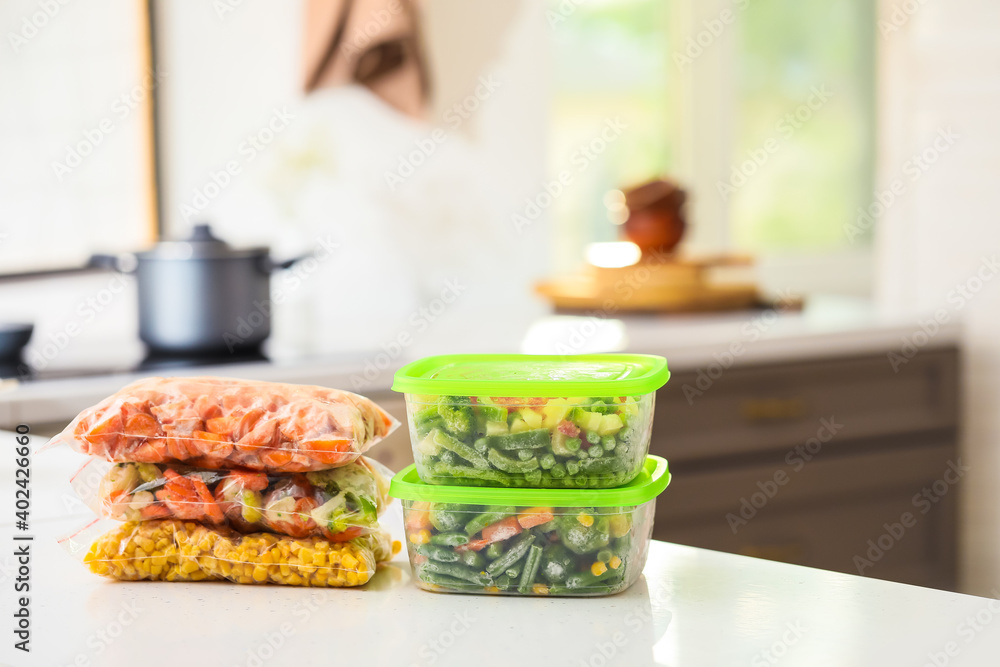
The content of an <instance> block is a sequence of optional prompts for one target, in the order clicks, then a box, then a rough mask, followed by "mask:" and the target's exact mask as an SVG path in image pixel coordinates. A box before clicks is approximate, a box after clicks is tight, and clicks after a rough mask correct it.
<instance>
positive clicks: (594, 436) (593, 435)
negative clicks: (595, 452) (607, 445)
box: [585, 431, 601, 445]
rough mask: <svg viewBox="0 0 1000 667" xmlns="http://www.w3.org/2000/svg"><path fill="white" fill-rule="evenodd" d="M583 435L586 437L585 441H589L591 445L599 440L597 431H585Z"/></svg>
mask: <svg viewBox="0 0 1000 667" xmlns="http://www.w3.org/2000/svg"><path fill="white" fill-rule="evenodd" d="M585 435H586V438H587V442H589V443H590V444H592V445H596V444H597V443H599V442H600V441H601V436H600V435H599V434H598V433H597V431H587V432H586V434H585Z"/></svg>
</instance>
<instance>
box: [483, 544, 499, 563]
mask: <svg viewBox="0 0 1000 667" xmlns="http://www.w3.org/2000/svg"><path fill="white" fill-rule="evenodd" d="M502 555H503V543H502V542H494V543H493V544H491V545H490V546H488V547H486V560H496V559H497V558H500V556H502Z"/></svg>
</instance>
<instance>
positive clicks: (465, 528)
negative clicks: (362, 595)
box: [389, 456, 670, 596]
mask: <svg viewBox="0 0 1000 667" xmlns="http://www.w3.org/2000/svg"><path fill="white" fill-rule="evenodd" d="M669 483H670V471H669V470H668V468H667V462H666V461H665V460H664V459H662V458H660V457H658V456H649V457H647V458H646V459H645V465H644V466H643V467H642V470H641V471H640V473H639V475H638V476H637V477H636V478H635V479H633V480H632V481H631V482H629V483H628V484H626V485H625V486H622V487H620V488H617V489H495V488H483V487H461V486H438V485H432V484H426V483H424V482H422V481H420V478H419V477H418V476H417V473H416V470H415V468H414V466H412V465H411V466H409V467H407V468H406V469H404V470H402V471H401V472H399V473H398V474H397V475H396V476H395V477H394V478H393V480H392V485H391V486H390V491H389V493H390V494H391V495H392V496H394V497H396V498H399V499H400V500H401V501H402V503H403V521H404V524H405V526H406V546H407V548H408V551H409V555H410V566H411V567H412V568H413V573H414V577H415V579H416V581H417V585H418V586H420V587H421V588H423V589H425V590H429V591H435V592H451V593H499V594H507V595H582V596H589V595H611V594H613V593H618V592H620V591H623V590H625V589H626V588H628V587H629V586H631V585H632V584H633V583H635V581H636V580H637V579H638V578H639V574H640V573H641V572H642V568H643V567H644V566H645V563H646V555H647V552H648V550H649V540H650V535H651V534H652V530H653V512H654V510H655V508H656V502H655V501H656V497H657V496H658V495H659V494H660V493H662V492H663V490H664V489H665V488H666V487H667V485H668V484H669Z"/></svg>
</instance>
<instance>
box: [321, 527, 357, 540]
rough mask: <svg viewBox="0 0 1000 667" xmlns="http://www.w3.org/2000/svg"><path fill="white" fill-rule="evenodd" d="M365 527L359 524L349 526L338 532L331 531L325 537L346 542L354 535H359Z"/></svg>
mask: <svg viewBox="0 0 1000 667" xmlns="http://www.w3.org/2000/svg"><path fill="white" fill-rule="evenodd" d="M364 531H365V529H364V528H362V527H361V526H351V527H350V528H347V529H346V530H342V531H340V532H339V533H333V534H332V535H330V536H329V537H327V539H329V540H330V541H331V542H347V541H349V540H353V539H354V538H355V537H360V536H361V535H362V534H363V533H364Z"/></svg>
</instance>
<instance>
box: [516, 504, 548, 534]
mask: <svg viewBox="0 0 1000 667" xmlns="http://www.w3.org/2000/svg"><path fill="white" fill-rule="evenodd" d="M554 518H555V516H554V515H553V514H552V508H551V507H529V508H527V509H525V510H523V511H521V512H518V514H517V523H518V524H520V526H521V528H524V529H525V530H527V529H528V528H534V527H535V526H540V525H542V524H543V523H548V522H549V521H552V519H554Z"/></svg>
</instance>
